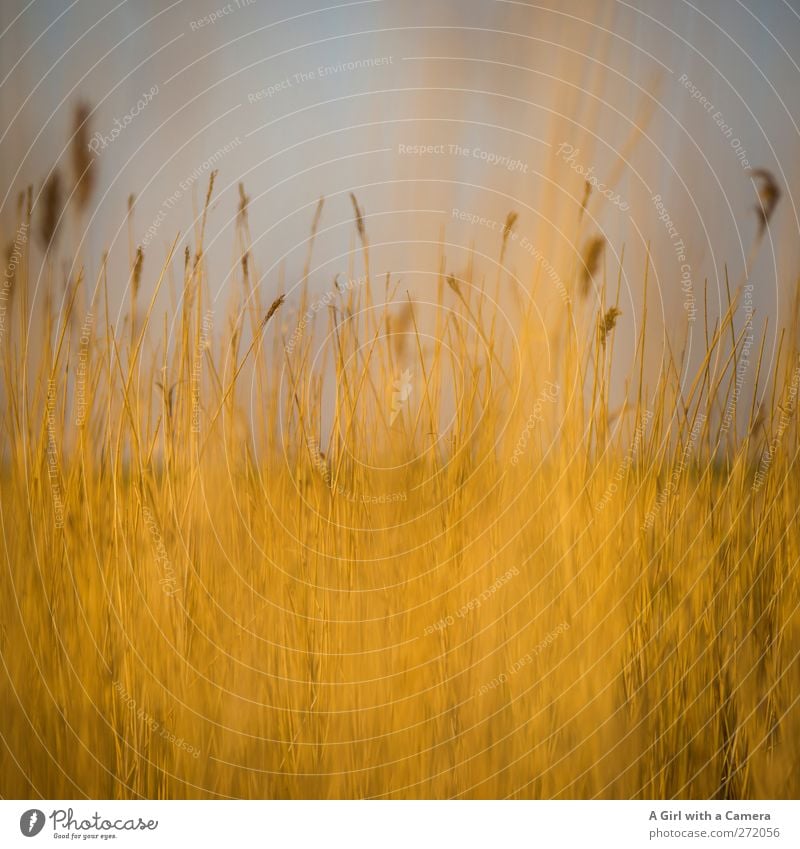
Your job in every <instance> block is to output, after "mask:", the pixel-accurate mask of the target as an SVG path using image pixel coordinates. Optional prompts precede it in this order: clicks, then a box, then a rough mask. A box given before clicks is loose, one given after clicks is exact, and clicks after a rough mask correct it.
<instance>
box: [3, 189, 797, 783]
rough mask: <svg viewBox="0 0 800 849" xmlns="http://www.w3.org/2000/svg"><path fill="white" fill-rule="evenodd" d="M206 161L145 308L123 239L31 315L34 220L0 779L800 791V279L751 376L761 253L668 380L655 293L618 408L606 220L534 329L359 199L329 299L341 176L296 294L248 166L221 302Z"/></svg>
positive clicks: (9, 484) (14, 382)
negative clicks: (326, 243) (322, 286)
mask: <svg viewBox="0 0 800 849" xmlns="http://www.w3.org/2000/svg"><path fill="white" fill-rule="evenodd" d="M212 192H213V179H212V181H211V184H210V185H209V189H208V194H207V197H206V204H205V209H204V210H203V213H202V218H201V222H200V224H199V225H198V232H197V233H196V234H195V235H196V245H197V247H196V249H195V251H194V252H193V253H191V254H190V252H189V251H188V249H187V252H186V256H185V261H184V263H183V268H184V272H183V279H182V281H181V288H182V296H181V298H180V305H179V308H178V311H177V313H176V315H175V316H174V317H173V316H172V315H163V317H159V311H158V310H157V308H156V304H157V303H158V295H159V292H160V290H161V288H162V287H163V285H164V281H165V280H167V279H168V278H169V274H170V269H171V268H172V267H173V266H174V265H176V263H175V262H174V260H173V257H172V256H170V257H168V258H167V260H166V262H164V265H163V267H162V269H161V271H160V273H158V274H156V273H155V265H156V260H155V257H154V256H153V255H152V254H147V255H145V254H144V253H143V252H142V251H141V249H139V250H138V251H137V250H136V249H135V247H134V248H133V249H132V251H131V266H130V314H129V317H128V321H127V323H126V325H125V326H124V327H122V326H119V327H114V326H113V325H112V323H111V321H110V320H109V310H108V300H107V281H106V279H105V277H106V270H105V268H104V269H103V272H102V273H101V277H100V280H99V281H98V283H97V285H96V286H95V287H94V288H93V289H92V287H90V286H87V284H86V281H85V280H83V279H80V278H78V279H76V280H73V281H71V282H70V286H69V287H68V290H67V291H68V297H66V298H65V300H64V306H63V307H62V308H60V309H59V308H58V305H57V303H56V298H55V295H54V296H53V297H51V298H48V299H47V301H46V302H45V303H44V304H43V305H41V306H40V307H39V308H38V309H37V310H35V315H34V321H33V322H32V323H29V322H28V316H29V306H30V292H29V286H30V281H29V279H28V274H29V258H28V247H27V243H26V246H25V248H24V249H23V250H22V251H21V252H20V255H19V257H18V261H17V262H16V264H15V265H16V270H15V277H14V281H13V296H14V301H13V306H14V309H13V311H9V312H8V313H7V314H6V333H5V338H4V340H3V342H2V358H3V360H2V362H3V366H2V375H3V383H4V389H3V395H4V406H3V412H2V429H3V446H4V447H3V467H2V481H1V486H0V498H1V505H0V506H1V507H2V510H1V513H0V516H1V518H2V524H3V541H4V546H5V547H4V550H3V553H2V554H3V564H4V568H3V569H2V570H0V575H2V577H0V587H1V590H0V604H2V607H1V608H0V615H1V617H2V629H1V630H0V645H1V646H2V657H3V662H4V667H3V673H2V693H3V710H2V714H1V715H0V734H2V745H1V746H0V760H2V775H3V786H2V788H0V792H2V795H3V796H5V797H9V796H11V797H26V798H28V797H37V796H43V797H56V798H59V797H61V798H78V797H81V796H84V795H86V796H90V797H101V798H102V797H115V798H116V797H121V798H128V797H148V798H156V797H159V798H160V797H215V796H219V797H260V798H262V797H323V798H337V797H368V796H390V797H436V798H440V797H505V796H514V797H562V798H563V797H581V798H591V797H658V798H666V797H681V798H689V797H695V798H708V797H720V798H740V797H777V798H783V797H792V796H795V797H796V796H797V795H798V793H799V792H800V769H798V767H799V766H800V749H799V748H798V747H799V746H800V742H798V741H800V714H799V713H798V706H797V698H798V692H797V690H798V688H797V682H798V680H799V679H800V664H798V657H797V653H798V647H799V646H800V635H799V634H798V624H799V623H798V614H797V605H798V582H797V575H798V568H797V563H798V556H799V555H800V550H799V549H800V530H799V528H800V525H799V524H798V522H797V510H798V504H800V476H799V475H798V465H797V461H798V456H797V451H798V429H797V426H796V414H795V406H796V396H797V388H798V381H800V350H798V332H797V331H798V324H797V309H796V308H795V309H794V311H793V318H792V320H791V322H790V323H789V326H787V329H786V330H785V331H784V332H783V333H782V334H781V336H780V350H779V352H778V354H777V357H772V359H771V360H770V362H771V363H772V365H771V366H770V368H769V374H767V373H766V370H767V367H766V365H765V364H766V362H767V358H766V357H765V356H764V353H763V342H762V341H761V340H763V339H765V338H766V335H765V334H763V329H762V333H760V334H759V335H758V336H757V341H756V344H755V347H754V348H753V349H752V350H751V351H750V357H751V358H752V364H751V366H750V368H751V369H752V371H753V376H754V377H757V380H756V385H757V386H761V387H764V386H767V387H768V392H767V396H766V397H767V399H768V401H767V403H766V404H764V405H763V406H761V407H759V406H758V405H757V404H756V395H755V393H754V392H750V391H748V393H747V396H745V393H744V392H740V391H739V384H738V383H737V375H738V374H739V364H740V361H741V358H742V356H743V350H744V346H745V345H746V344H749V343H748V340H747V335H748V333H750V332H753V333H755V332H756V331H755V329H753V328H752V327H750V326H749V322H748V323H745V321H744V320H743V319H742V314H741V299H742V292H743V289H744V284H742V285H740V286H738V288H737V287H736V286H731V290H730V292H729V294H728V299H729V303H728V308H727V311H726V312H725V314H724V315H723V316H722V317H721V319H720V320H718V321H711V320H710V319H709V317H708V316H707V315H706V321H705V326H701V325H702V323H703V317H702V315H701V316H700V318H699V320H698V322H697V324H696V325H695V326H694V328H693V337H692V338H693V339H694V343H695V346H696V345H698V344H700V345H701V346H704V347H705V354H704V356H703V357H702V362H701V364H700V367H699V368H698V369H696V370H694V369H693V371H692V373H689V374H688V375H687V374H686V370H687V369H688V368H689V365H688V363H687V362H686V361H684V356H685V355H681V354H677V353H676V354H675V355H673V354H672V353H668V355H667V356H666V357H665V360H664V362H663V367H662V368H661V369H660V371H659V372H658V374H657V375H656V377H654V378H653V377H650V376H649V375H648V370H647V369H646V368H645V359H646V358H645V350H646V343H647V340H648V335H649V334H652V333H653V331H652V330H651V328H650V326H649V325H648V321H647V309H646V308H645V310H644V313H643V315H642V316H640V317H639V319H640V320H639V322H638V324H637V325H636V327H637V328H638V336H637V339H636V345H635V350H636V355H635V358H634V360H633V361H632V362H631V364H630V368H629V378H628V381H627V383H626V386H627V394H626V401H625V404H624V405H623V406H622V407H620V406H618V405H613V409H612V405H611V404H610V402H609V392H610V389H609V387H610V384H611V377H610V375H611V364H612V361H613V358H614V338H615V334H617V333H619V332H620V328H621V327H622V326H623V325H624V324H625V322H626V321H627V322H628V329H630V327H632V326H633V324H632V323H631V317H630V316H627V315H625V314H624V311H623V312H620V308H619V282H615V285H614V286H612V287H610V288H607V287H606V285H605V284H604V283H603V282H602V280H601V279H600V278H602V276H603V275H602V268H601V267H602V256H603V243H602V240H597V239H596V238H595V237H592V235H591V234H585V233H583V234H581V233H576V250H575V255H576V257H580V256H581V249H580V248H579V247H578V246H583V245H585V244H587V243H588V249H587V250H586V254H587V256H588V261H587V262H586V263H581V262H580V261H579V260H578V261H576V262H575V263H574V266H575V267H574V270H573V273H572V275H571V279H569V280H566V281H565V282H566V289H567V291H568V297H567V298H563V297H561V298H559V297H556V298H554V299H552V304H551V305H550V308H549V310H548V312H547V322H549V324H548V325H547V326H546V328H545V329H543V327H542V323H541V317H540V315H539V313H538V312H537V310H535V309H534V306H533V305H534V300H535V295H534V293H535V291H536V288H537V287H542V288H544V287H546V286H548V285H550V281H548V280H547V279H546V275H545V274H544V272H542V271H541V270H540V271H539V273H538V274H535V275H534V276H535V277H536V279H535V281H534V284H533V286H532V288H531V291H530V293H527V294H526V295H525V296H524V297H521V298H519V303H520V304H521V306H520V309H519V311H518V314H517V316H516V322H515V324H514V327H513V332H514V333H515V335H514V336H512V335H511V333H510V332H509V327H508V325H504V324H503V322H504V320H505V317H504V315H505V314H504V313H503V311H502V309H501V308H500V306H499V303H500V300H502V298H500V297H499V296H498V292H500V291H501V290H502V289H503V288H505V289H507V290H513V289H515V287H518V286H519V284H518V283H517V282H516V281H511V280H510V279H508V278H507V275H506V274H505V272H503V273H501V272H500V271H498V276H497V281H496V283H495V282H494V281H493V282H492V283H488V284H484V283H483V282H482V281H481V280H480V279H478V277H477V275H474V274H473V273H472V272H471V270H470V271H467V272H464V273H460V274H459V273H457V272H456V271H455V270H454V269H451V268H450V267H449V264H448V249H447V245H445V244H443V245H442V250H441V264H440V267H439V268H438V269H434V273H433V274H432V275H431V279H432V280H434V281H435V288H434V291H435V296H434V297H432V298H430V299H429V301H428V302H424V303H423V302H421V301H417V300H415V299H414V298H413V297H411V296H410V295H409V294H408V293H406V292H405V291H404V290H403V289H402V288H400V287H399V285H398V283H396V282H395V281H394V280H393V279H392V278H391V276H389V277H387V278H386V280H385V283H384V281H383V279H381V280H380V281H379V282H378V281H375V280H373V279H372V276H371V271H370V246H369V239H368V231H369V221H368V216H367V215H366V214H365V211H364V208H363V207H362V206H360V205H359V201H358V200H357V199H356V197H355V196H353V197H352V206H353V211H354V224H355V228H354V230H355V236H356V237H357V240H358V245H359V249H358V252H357V254H356V253H355V252H354V253H353V256H352V260H351V262H352V268H351V272H352V273H351V275H350V279H349V280H348V281H347V283H344V282H343V281H342V280H339V281H337V283H336V284H333V283H331V284H330V286H329V287H328V288H329V289H330V296H329V297H328V298H327V300H326V301H325V302H323V303H321V305H320V296H318V295H312V294H311V292H310V286H309V279H310V277H312V276H313V261H312V252H311V246H312V245H313V241H314V232H315V231H316V228H317V226H318V225H319V221H320V215H321V212H322V207H321V205H320V207H319V208H318V209H317V213H316V215H315V216H314V225H313V231H312V235H311V238H310V239H309V254H308V266H307V268H306V272H305V274H304V276H303V279H302V280H301V282H300V284H299V285H298V287H297V289H295V290H291V291H289V292H287V299H286V301H285V302H284V300H283V296H281V297H278V298H277V299H276V300H274V302H272V304H271V306H270V305H269V304H270V301H269V300H267V301H266V302H265V303H263V304H262V303H261V300H260V295H259V291H260V288H259V286H258V277H257V272H256V270H255V268H254V266H255V263H254V260H253V257H252V253H251V250H250V239H249V230H248V225H247V196H246V195H245V193H244V190H243V189H241V192H240V196H241V204H240V209H239V213H238V216H237V225H236V226H237V231H238V233H237V247H236V250H237V253H238V255H239V256H240V260H238V261H237V264H236V274H238V275H239V276H240V277H241V284H242V287H243V289H242V291H243V292H244V295H243V296H242V298H241V300H240V301H237V302H235V303H233V304H232V305H231V308H230V311H229V314H228V313H226V315H225V316H224V317H223V316H222V315H221V311H220V310H219V308H218V307H215V306H214V305H213V304H212V302H211V297H210V294H209V291H210V283H209V280H208V279H207V270H206V263H205V259H204V253H203V235H204V229H205V223H206V217H207V214H208V208H209V202H210V200H211V197H212ZM49 194H50V195H52V194H53V191H52V186H51V189H50V190H49ZM55 202H56V201H55V200H53V203H55ZM584 206H585V201H584ZM55 220H57V216H56V217H55V218H54V217H53V215H52V214H47V215H45V219H44V221H45V223H44V224H43V226H42V230H41V234H42V240H43V241H44V243H45V244H48V245H49V244H50V242H51V240H52V239H53V236H54V231H55V224H54V221H55ZM515 221H516V215H515V214H514V213H511V214H509V217H508V219H507V221H506V226H505V227H504V228H503V231H502V233H499V234H498V255H499V256H500V258H501V259H500V263H499V266H498V267H500V266H502V264H503V263H502V257H503V253H504V252H505V250H506V246H507V239H508V234H509V232H510V231H511V229H512V228H513V227H514V226H515ZM19 226H20V227H24V228H26V230H27V231H32V230H34V231H35V228H34V223H33V221H32V218H31V210H30V201H28V203H27V205H26V204H25V203H22V205H21V207H20V220H19ZM592 239H594V240H592ZM535 267H536V264H535V263H534V262H533V260H531V264H530V269H528V270H526V273H528V274H533V273H534V269H535ZM648 273H649V269H642V272H641V275H640V279H641V286H642V287H643V288H644V289H645V291H646V290H647V287H648ZM55 274H56V271H55V270H54V266H53V264H51V265H50V266H49V277H46V279H45V280H44V281H43V284H42V285H44V286H45V287H49V288H48V291H53V290H54V289H55ZM539 278H542V279H539ZM593 287H596V292H595V293H594V294H593V295H589V294H588V293H589V291H590V289H593ZM380 289H383V290H384V291H383V293H382V294H380ZM522 291H525V290H524V289H522ZM212 310H213V312H212ZM305 316H307V317H308V320H306V319H305V318H304V317H305ZM315 320H316V332H315V331H314V321H315ZM503 340H505V341H503ZM698 340H702V342H700V341H698ZM512 341H513V345H512ZM759 345H761V349H759ZM34 350H35V351H36V352H37V353H36V354H35V355H34V353H33V351H34ZM404 373H406V374H405V376H403V374H404Z"/></svg>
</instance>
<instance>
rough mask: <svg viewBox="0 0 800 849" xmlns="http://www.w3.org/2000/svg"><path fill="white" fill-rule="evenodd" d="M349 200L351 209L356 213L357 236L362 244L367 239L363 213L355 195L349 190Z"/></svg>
mask: <svg viewBox="0 0 800 849" xmlns="http://www.w3.org/2000/svg"><path fill="white" fill-rule="evenodd" d="M350 200H351V201H352V202H353V211H354V212H355V215H356V229H357V230H358V236H359V238H360V239H361V242H362V244H363V243H364V242H365V241H366V239H367V231H366V228H365V227H364V213H363V212H362V210H361V207H360V206H359V205H358V201H357V200H356V196H355V195H354V194H353V193H352V192H350Z"/></svg>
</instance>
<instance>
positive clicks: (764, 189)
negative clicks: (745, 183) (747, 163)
mask: <svg viewBox="0 0 800 849" xmlns="http://www.w3.org/2000/svg"><path fill="white" fill-rule="evenodd" d="M751 179H752V180H753V182H754V183H756V191H757V192H758V204H757V205H756V207H755V210H756V215H757V216H758V238H759V239H760V238H761V237H762V236H763V235H764V231H765V230H766V229H767V224H769V220H770V218H772V213H773V212H775V207H776V206H777V205H778V201H779V200H780V198H781V190H780V189H779V188H778V184H777V183H776V182H775V178H774V177H773V176H772V174H771V172H769V171H767V169H766V168H754V169H753V172H752V177H751Z"/></svg>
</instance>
